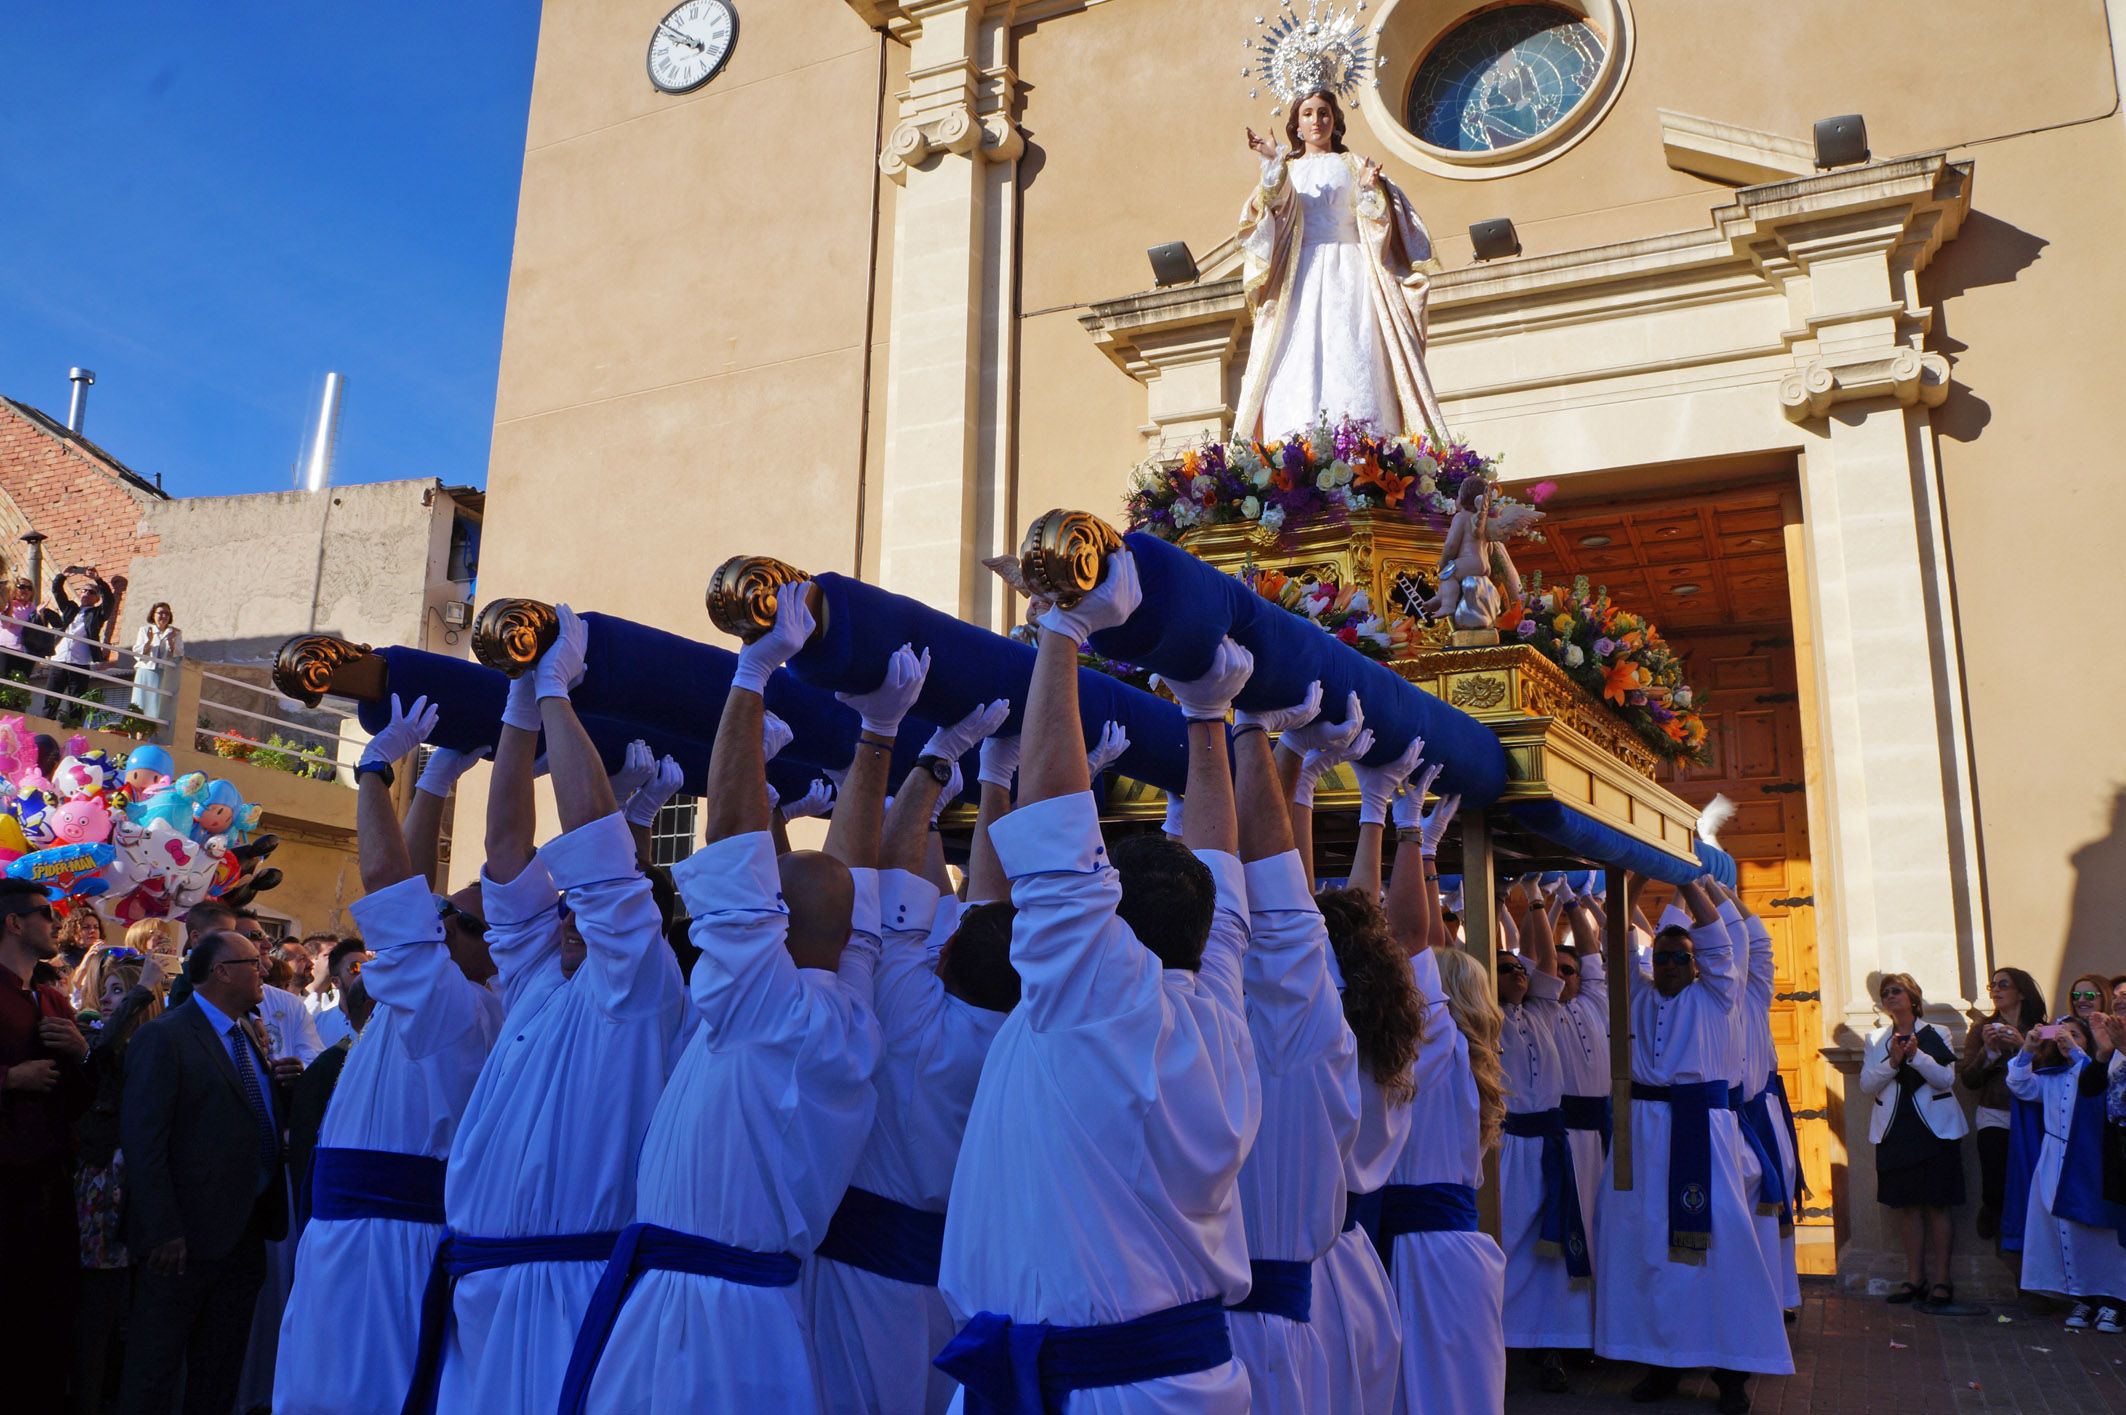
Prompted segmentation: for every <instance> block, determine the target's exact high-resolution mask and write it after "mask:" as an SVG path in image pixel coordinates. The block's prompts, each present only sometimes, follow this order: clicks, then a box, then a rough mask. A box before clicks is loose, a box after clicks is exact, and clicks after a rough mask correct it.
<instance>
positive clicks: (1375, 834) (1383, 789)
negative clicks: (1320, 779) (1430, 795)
mask: <svg viewBox="0 0 2126 1415" xmlns="http://www.w3.org/2000/svg"><path fill="white" fill-rule="evenodd" d="M1424 754H1425V739H1424V738H1422V737H1413V738H1411V739H1410V745H1409V746H1408V747H1407V748H1405V749H1404V751H1403V754H1402V755H1401V756H1399V757H1397V758H1396V759H1395V760H1394V761H1392V762H1389V763H1388V764H1387V765H1385V766H1367V765H1366V764H1365V763H1364V762H1363V761H1360V762H1358V763H1357V764H1356V766H1355V768H1354V769H1355V770H1356V772H1357V775H1358V854H1357V856H1356V857H1355V858H1354V860H1353V861H1352V865H1351V887H1352V888H1353V889H1356V890H1359V891H1360V892H1362V893H1363V894H1364V895H1365V896H1366V898H1368V899H1378V898H1380V847H1381V841H1382V838H1383V837H1384V836H1385V835H1386V833H1387V828H1388V807H1389V805H1390V803H1391V802H1393V801H1394V800H1395V798H1396V796H1397V795H1398V794H1399V793H1400V792H1401V791H1402V789H1403V785H1404V783H1406V782H1408V781H1409V779H1410V773H1412V772H1414V771H1416V770H1417V764H1418V763H1419V762H1420V761H1422V760H1423V759H1424Z"/></svg>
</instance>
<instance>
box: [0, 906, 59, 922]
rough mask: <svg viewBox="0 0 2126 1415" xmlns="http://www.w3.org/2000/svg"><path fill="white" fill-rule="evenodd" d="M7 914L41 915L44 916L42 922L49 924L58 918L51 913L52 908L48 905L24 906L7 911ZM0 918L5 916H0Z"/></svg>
mask: <svg viewBox="0 0 2126 1415" xmlns="http://www.w3.org/2000/svg"><path fill="white" fill-rule="evenodd" d="M7 913H8V914H10V915H21V914H42V915H44V920H45V922H46V923H50V922H51V921H52V920H53V919H55V918H57V917H58V916H57V915H56V914H54V913H53V912H52V906H51V905H49V904H24V905H22V906H21V907H20V908H16V909H10V910H8V911H7ZM0 917H5V916H4V915H0Z"/></svg>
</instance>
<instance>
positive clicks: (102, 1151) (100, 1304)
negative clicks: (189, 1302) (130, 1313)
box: [74, 947, 162, 1415]
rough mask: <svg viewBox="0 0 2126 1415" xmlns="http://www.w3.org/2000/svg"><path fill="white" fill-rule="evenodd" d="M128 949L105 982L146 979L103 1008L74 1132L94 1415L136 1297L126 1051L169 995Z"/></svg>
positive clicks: (77, 1338)
mask: <svg viewBox="0 0 2126 1415" xmlns="http://www.w3.org/2000/svg"><path fill="white" fill-rule="evenodd" d="M127 953H131V950H130V949H126V948H124V947H120V948H114V949H110V950H108V951H107V952H106V953H104V954H102V955H100V956H101V957H102V958H103V959H104V960H106V964H105V966H106V967H107V969H108V971H107V972H106V974H105V977H106V979H107V980H108V981H109V982H110V983H112V984H115V985H119V986H123V985H124V983H125V981H126V979H127V978H133V979H137V980H140V981H139V982H136V983H135V985H134V986H132V987H131V988H130V989H129V990H126V991H124V992H122V993H121V994H120V996H119V999H118V1001H117V1002H116V1003H115V1004H113V1005H111V1006H110V1007H108V1008H106V1009H104V1020H103V1025H102V1027H101V1028H100V1029H99V1031H98V1033H97V1036H96V1043H95V1046H94V1048H93V1049H92V1050H91V1051H90V1052H89V1079H90V1081H91V1083H92V1084H93V1086H94V1087H95V1100H94V1102H93V1103H92V1104H91V1105H90V1106H89V1111H88V1114H86V1115H84V1116H83V1117H82V1118H81V1124H80V1126H79V1127H78V1128H77V1130H76V1132H75V1148H76V1155H75V1159H76V1164H75V1168H74V1214H75V1218H76V1220H77V1221H78V1222H79V1224H80V1226H81V1302H80V1305H79V1307H77V1308H76V1309H75V1322H74V1410H75V1411H76V1412H77V1415H94V1412H97V1411H101V1410H102V1409H103V1408H104V1405H105V1396H106V1393H107V1392H108V1390H109V1388H110V1385H111V1376H112V1374H113V1373H114V1371H115V1370H116V1368H118V1367H119V1366H122V1365H123V1362H122V1361H120V1360H113V1359H112V1357H113V1355H114V1353H113V1351H112V1344H113V1339H114V1338H115V1337H116V1336H117V1335H118V1332H119V1328H120V1326H121V1325H122V1322H123V1319H124V1316H125V1310H126V1307H127V1305H128V1303H129V1302H130V1301H131V1298H132V1290H133V1255H132V1252H131V1250H129V1249H128V1248H127V1247H126V1245H125V1235H124V1232H123V1221H124V1216H125V1151H124V1149H123V1148H121V1147H120V1145H119V1135H118V1126H119V1108H120V1102H121V1100H122V1099H123V1097H124V1095H125V1053H126V1047H127V1044H128V1043H130V1042H131V1041H132V1040H133V1034H134V1033H136V1032H138V1031H139V1030H140V1029H141V1027H143V1026H144V1025H146V1024H147V1023H149V1022H152V1021H154V1020H155V1019H156V1018H157V1017H160V1016H161V1015H162V994H161V992H160V991H159V990H157V989H156V988H154V987H151V986H143V985H141V983H144V982H145V981H146V979H147V977H148V975H149V974H151V973H152V972H153V971H154V968H155V965H154V963H153V962H152V961H149V960H147V959H143V958H139V957H137V956H135V957H130V958H125V959H120V958H119V957H118V955H120V954H127Z"/></svg>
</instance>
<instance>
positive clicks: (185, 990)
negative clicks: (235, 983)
mask: <svg viewBox="0 0 2126 1415" xmlns="http://www.w3.org/2000/svg"><path fill="white" fill-rule="evenodd" d="M47 775H49V773H47ZM184 925H185V957H186V959H187V961H189V959H190V957H191V953H192V949H193V946H194V945H196V944H197V943H198V942H199V941H200V940H201V939H202V938H205V937H206V936H207V935H208V934H210V933H215V932H217V931H219V930H222V929H233V928H235V927H236V911H235V910H234V909H232V908H230V907H229V906H228V905H226V904H224V903H222V902H221V901H220V900H219V899H202V900H200V901H199V902H198V903H197V904H194V905H193V906H192V907H191V908H189V909H187V910H185V918H184ZM191 992H192V970H191V969H190V968H182V969H180V970H179V971H178V974H177V977H176V978H175V979H174V980H173V981H172V982H171V983H170V1006H172V1007H175V1006H176V1005H177V1004H178V1003H180V1002H183V1001H184V1000H185V999H186V998H187V997H188V996H190V995H191Z"/></svg>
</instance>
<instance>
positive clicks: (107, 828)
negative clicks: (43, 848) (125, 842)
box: [51, 795, 111, 845]
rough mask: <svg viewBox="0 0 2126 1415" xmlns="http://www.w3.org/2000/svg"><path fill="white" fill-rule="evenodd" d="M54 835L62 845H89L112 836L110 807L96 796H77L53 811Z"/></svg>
mask: <svg viewBox="0 0 2126 1415" xmlns="http://www.w3.org/2000/svg"><path fill="white" fill-rule="evenodd" d="M51 821H52V835H53V837H54V838H55V840H56V841H57V842H58V843H59V844H61V845H87V844H91V843H94V842H97V841H103V840H108V839H110V838H111V812H110V808H109V807H107V806H105V805H104V804H103V802H102V801H101V800H100V799H98V798H97V797H95V796H90V795H82V796H76V797H74V798H73V799H72V800H70V801H65V802H62V803H61V804H60V806H59V808H58V809H57V810H55V811H53V812H52V813H51Z"/></svg>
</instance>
